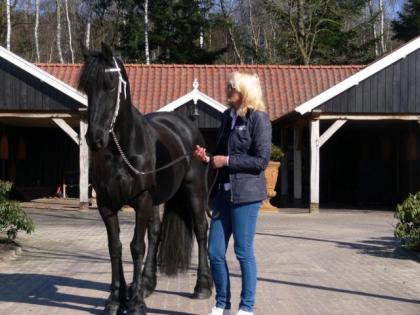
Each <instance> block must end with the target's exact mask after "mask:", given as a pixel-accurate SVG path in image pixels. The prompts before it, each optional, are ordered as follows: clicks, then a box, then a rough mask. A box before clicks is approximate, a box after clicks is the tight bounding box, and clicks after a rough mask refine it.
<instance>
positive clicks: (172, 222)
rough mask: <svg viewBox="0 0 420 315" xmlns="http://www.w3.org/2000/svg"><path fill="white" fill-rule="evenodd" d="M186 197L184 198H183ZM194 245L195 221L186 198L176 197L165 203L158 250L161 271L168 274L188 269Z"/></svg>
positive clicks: (171, 274) (173, 274)
mask: <svg viewBox="0 0 420 315" xmlns="http://www.w3.org/2000/svg"><path fill="white" fill-rule="evenodd" d="M182 199H184V200H182ZM192 245H193V222H192V214H191V211H190V207H189V206H187V205H186V204H185V198H174V199H172V200H170V201H169V202H167V203H166V204H165V210H164V213H163V219H162V226H161V241H160V245H159V252H158V262H159V265H160V271H161V272H163V273H165V274H166V275H168V276H175V275H176V274H177V273H178V272H184V271H186V270H187V269H188V267H189V266H190V262H191V252H192Z"/></svg>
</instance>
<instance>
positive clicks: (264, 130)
mask: <svg viewBox="0 0 420 315" xmlns="http://www.w3.org/2000/svg"><path fill="white" fill-rule="evenodd" d="M271 134H272V130H271V122H270V119H269V118H268V115H267V114H266V113H258V114H257V115H255V125H254V131H253V134H252V142H253V145H254V148H255V155H249V154H240V155H239V154H238V155H230V156H229V162H228V167H229V169H230V170H232V171H239V172H244V171H245V172H246V171H248V172H261V171H264V170H265V168H266V167H267V165H268V162H269V161H270V155H271Z"/></svg>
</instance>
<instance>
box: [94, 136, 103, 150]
mask: <svg viewBox="0 0 420 315" xmlns="http://www.w3.org/2000/svg"><path fill="white" fill-rule="evenodd" d="M103 146H104V140H103V139H102V138H99V139H98V140H97V141H96V147H97V148H98V149H100V148H102V147H103Z"/></svg>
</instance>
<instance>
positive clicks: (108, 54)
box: [101, 42, 114, 64]
mask: <svg viewBox="0 0 420 315" xmlns="http://www.w3.org/2000/svg"><path fill="white" fill-rule="evenodd" d="M101 46H102V55H103V56H104V58H105V60H106V61H107V62H109V63H110V64H112V61H113V58H114V54H113V53H112V49H111V47H109V46H108V45H107V44H105V43H104V42H102V44H101Z"/></svg>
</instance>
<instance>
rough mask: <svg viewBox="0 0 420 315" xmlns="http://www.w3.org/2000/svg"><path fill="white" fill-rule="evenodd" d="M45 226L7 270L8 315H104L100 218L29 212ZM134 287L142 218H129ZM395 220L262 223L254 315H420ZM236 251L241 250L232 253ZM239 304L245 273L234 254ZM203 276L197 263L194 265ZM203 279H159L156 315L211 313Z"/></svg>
mask: <svg viewBox="0 0 420 315" xmlns="http://www.w3.org/2000/svg"><path fill="white" fill-rule="evenodd" d="M28 213H29V215H30V216H31V217H32V218H33V219H34V220H35V222H36V231H35V233H33V234H32V235H31V236H26V235H23V234H22V235H21V237H20V242H21V243H22V244H23V252H22V254H21V255H20V256H19V257H17V258H15V259H13V260H9V261H1V262H0V314H7V315H13V314H18V315H24V314H101V312H102V310H103V304H104V301H105V298H106V297H107V296H108V288H109V282H110V264H109V262H108V251H107V241H106V233H105V228H104V226H103V224H102V222H101V220H100V218H99V215H98V213H97V211H95V210H90V211H84V212H80V211H75V210H63V209H61V210H48V209H32V210H31V209H29V210H28ZM120 218H121V233H122V242H123V244H124V249H123V255H124V264H125V272H126V278H127V279H130V278H131V275H132V264H131V257H130V256H129V246H128V244H129V241H130V240H131V236H132V233H133V221H134V218H133V214H132V213H131V212H127V211H124V212H122V213H121V215H120ZM394 224H395V221H394V219H393V215H392V213H390V212H380V211H376V212H374V211H372V212H369V211H344V210H340V211H338V210H337V211H332V210H330V211H327V210H324V211H322V212H321V213H320V214H317V215H309V214H307V213H305V212H303V211H299V210H290V209H289V210H287V209H286V210H282V212H281V213H278V214H276V213H264V214H261V216H260V219H259V223H258V231H257V233H258V234H257V236H256V255H257V260H258V264H259V274H258V277H259V281H258V294H257V304H256V309H255V314H257V315H262V314H276V315H277V314H278V315H289V314H290V315H292V314H293V315H294V314H302V315H303V314H304V315H306V314H311V315H312V314H320V315H324V314H358V315H360V314H375V315H379V314H398V315H404V314H407V315H416V314H420V264H419V259H418V256H414V255H411V254H410V253H408V252H406V251H404V250H401V249H396V245H397V244H398V243H397V242H396V241H395V239H394V238H393V236H392V230H393V225H394ZM231 245H232V244H231ZM228 259H229V265H230V269H231V273H232V292H233V305H234V306H236V305H237V304H238V296H239V292H240V278H239V276H240V269H239V265H238V263H237V262H236V259H235V257H234V254H233V248H232V246H231V248H230V249H229V254H228ZM193 267H194V268H195V267H196V256H194V258H193ZM195 278H196V277H195V271H194V270H191V271H190V272H188V273H186V274H184V275H181V276H179V277H177V278H167V277H165V276H160V275H159V277H158V286H157V290H156V292H155V293H154V294H153V295H152V296H151V297H149V298H147V299H146V303H147V306H148V314H187V315H188V314H207V311H208V310H209V309H210V308H211V307H212V306H213V303H214V302H213V297H212V298H211V299H209V300H201V301H196V300H192V299H191V298H190V295H191V292H192V290H193V287H194V284H195Z"/></svg>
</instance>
